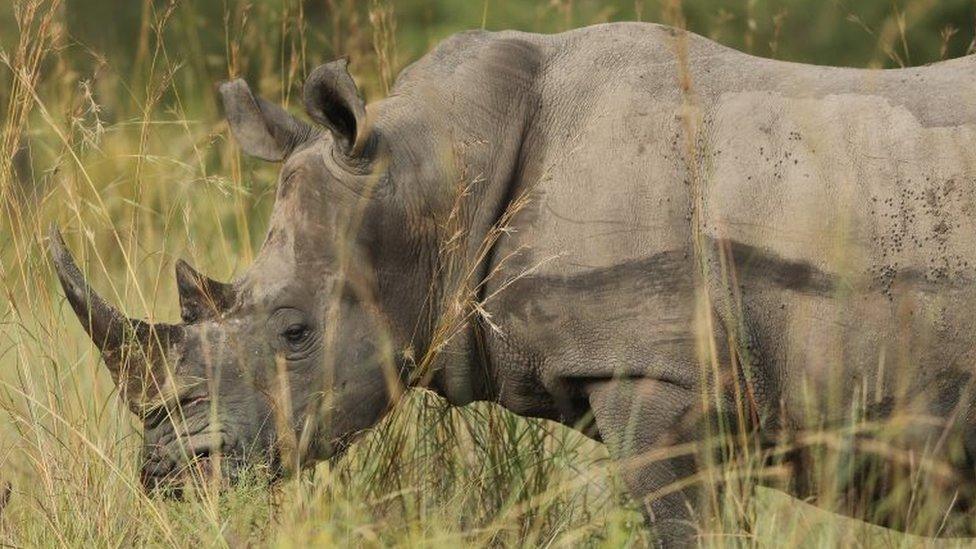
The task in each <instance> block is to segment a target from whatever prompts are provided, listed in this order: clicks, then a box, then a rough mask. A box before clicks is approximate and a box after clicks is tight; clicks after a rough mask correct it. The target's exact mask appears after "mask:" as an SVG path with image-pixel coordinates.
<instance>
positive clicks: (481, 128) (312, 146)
mask: <svg viewBox="0 0 976 549" xmlns="http://www.w3.org/2000/svg"><path fill="white" fill-rule="evenodd" d="M974 86H976V56H969V57H964V58H960V59H955V60H949V61H944V62H939V63H936V64H932V65H928V66H924V67H917V68H905V69H894V70H867V69H850V68H835V67H823V66H813V65H806V64H797V63H789V62H783V61H778V60H771V59H763V58H759V57H753V56H751V55H747V54H744V53H741V52H738V51H735V50H733V49H729V48H727V47H724V46H722V45H719V44H717V43H715V42H712V41H710V40H707V39H705V38H702V37H700V36H697V35H695V34H693V33H691V32H688V31H685V30H681V29H675V28H670V27H666V26H660V25H655V24H638V23H613V24H604V25H597V26H592V27H586V28H581V29H577V30H573V31H569V32H564V33H561V34H553V35H542V34H531V33H524V32H516V31H504V32H486V31H473V32H462V33H460V34H456V35H453V36H451V37H450V38H448V39H446V40H444V41H443V42H441V43H440V44H439V45H438V46H436V47H435V48H434V49H433V50H432V51H430V52H429V53H428V54H426V55H425V56H424V57H422V58H421V59H420V60H418V61H416V62H414V63H413V64H412V65H410V66H408V67H407V68H406V69H405V70H403V71H402V73H401V74H399V76H398V77H397V79H396V82H395V85H394V87H393V88H392V92H391V93H390V94H389V96H388V97H386V98H383V99H381V100H379V101H376V102H373V103H370V104H369V105H367V104H366V103H365V102H364V100H363V98H362V94H361V93H360V91H359V89H358V88H357V85H356V83H355V81H354V79H353V78H352V77H351V76H350V73H349V71H348V66H347V60H346V59H340V60H337V61H333V62H331V63H328V64H325V65H322V66H320V67H318V68H316V69H315V70H314V71H313V72H311V74H310V75H309V77H308V79H307V81H306V83H305V86H304V95H303V100H304V109H305V111H306V114H307V116H308V119H310V121H306V120H304V119H302V118H300V117H297V116H295V115H292V114H291V113H289V112H288V111H286V110H285V109H284V108H282V107H280V106H278V105H275V104H273V103H271V102H269V101H267V100H265V99H262V98H261V97H258V96H256V95H254V94H253V93H252V92H251V90H250V89H249V87H248V85H247V84H246V83H245V82H244V81H243V80H233V81H230V82H225V83H223V84H221V85H220V86H219V94H220V96H221V98H222V103H223V106H224V110H225V112H226V118H227V121H228V123H229V126H230V129H231V131H232V133H233V135H234V136H235V138H236V141H237V143H238V144H239V145H240V147H241V148H242V149H243V151H244V152H245V153H247V154H249V155H252V156H254V157H257V158H260V159H263V160H266V161H269V162H277V163H280V164H281V170H280V177H279V179H278V183H277V190H276V199H275V203H274V207H273V212H272V215H271V219H270V222H269V229H268V233H267V237H266V240H265V242H264V244H263V246H262V247H261V249H260V251H259V253H258V254H257V256H256V259H255V261H254V262H253V265H251V266H250V267H249V268H248V269H247V270H246V272H244V273H243V274H242V275H241V276H240V277H239V278H237V279H236V280H234V281H233V282H230V283H222V282H218V281H215V280H212V279H210V278H207V277H206V276H204V275H201V274H200V273H198V272H197V271H195V270H194V269H193V268H192V267H190V266H189V265H188V264H186V263H184V262H182V261H180V262H178V263H177V264H176V278H177V286H178V290H179V300H180V308H181V316H182V319H181V322H180V323H179V324H162V323H158V324H149V323H147V322H145V321H139V320H133V319H129V318H128V317H126V316H125V315H124V314H123V313H121V312H120V311H119V310H117V309H116V308H114V307H113V306H112V305H110V304H109V303H108V302H106V301H105V300H104V299H103V298H101V297H99V295H98V294H97V293H96V292H94V291H93V290H92V289H91V288H90V286H89V285H88V284H87V282H86V281H85V280H84V278H83V277H82V275H81V272H80V270H79V268H78V267H77V265H76V264H75V263H74V261H73V260H72V258H71V255H70V253H69V252H68V250H67V248H66V247H65V244H64V242H63V240H62V239H61V237H60V234H59V233H58V232H57V230H56V229H54V233H53V234H52V236H51V239H50V242H51V251H52V255H53V261H54V264H55V266H56V270H57V274H58V276H59V278H60V281H61V284H62V286H63V288H64V292H65V294H66V296H67V300H68V302H69V303H70V305H71V306H72V307H73V309H74V311H75V312H76V313H77V316H78V317H79V319H80V321H81V323H82V325H83V326H84V328H85V330H87V332H88V333H89V334H90V336H91V338H92V339H93V340H94V342H95V344H96V345H97V346H98V348H99V349H100V351H101V354H102V356H103V357H104V362H105V364H106V365H107V366H108V370H109V372H110V373H111V375H112V376H113V378H114V380H115V382H116V383H117V384H118V388H119V392H120V394H121V397H122V398H123V399H124V400H125V402H126V403H127V404H128V406H129V407H130V409H131V410H132V411H133V412H134V413H136V414H138V415H139V417H140V418H142V421H143V422H144V451H143V454H144V455H143V464H144V465H143V467H142V477H143V482H144V484H145V485H146V486H147V487H148V488H153V487H158V486H161V485H164V484H165V482H166V481H174V482H177V481H178V479H180V478H181V477H180V473H179V472H180V471H181V470H185V469H186V468H187V464H188V463H199V464H203V466H205V467H210V468H214V467H215V464H217V462H218V459H219V460H220V463H219V465H220V471H221V474H222V475H224V476H225V477H226V478H229V479H233V478H234V475H235V474H236V472H239V471H240V470H241V468H242V467H244V466H246V465H250V464H255V463H263V464H269V466H270V467H271V468H272V470H274V471H287V470H288V468H289V467H291V466H292V465H293V464H295V463H302V464H310V463H314V462H316V461H320V460H325V459H329V458H331V457H333V456H336V455H338V454H340V453H341V452H342V450H343V449H344V448H346V447H347V446H348V445H349V444H350V443H351V442H352V441H353V440H354V438H355V436H356V434H357V433H360V432H362V431H363V430H365V429H368V428H369V427H370V426H372V425H374V424H376V423H377V421H378V420H379V419H380V418H382V417H383V415H384V414H385V413H386V411H387V410H389V409H390V408H391V406H393V405H394V404H395V403H396V401H397V398H398V396H399V395H400V394H401V393H402V391H403V389H405V388H407V387H409V386H423V387H426V388H428V389H430V390H432V391H434V392H436V393H438V394H439V395H441V396H443V397H444V398H445V399H447V401H449V402H450V403H451V404H453V405H457V406H462V405H465V404H468V403H471V402H473V401H490V402H494V403H497V404H498V405H500V406H502V407H504V408H507V409H508V410H511V411H512V412H514V413H516V414H519V415H522V416H528V417H535V418H545V419H549V420H553V421H556V422H560V423H563V424H565V425H568V426H572V427H575V428H578V429H580V430H582V431H583V432H584V433H586V434H587V435H588V436H590V437H592V438H594V439H596V440H599V441H603V442H604V443H605V444H606V445H607V446H608V448H609V450H610V452H611V455H612V456H613V458H614V459H615V460H617V461H618V463H619V464H620V471H621V475H622V477H623V479H624V481H625V484H626V486H627V488H628V490H629V491H630V493H631V495H632V496H633V497H634V498H635V500H636V501H638V502H641V508H642V509H643V510H644V514H645V516H646V518H647V520H648V524H649V526H650V527H651V529H652V530H653V532H654V533H655V535H656V539H657V542H658V543H659V544H660V545H662V546H666V547H673V546H684V545H688V544H691V543H693V542H694V540H695V538H696V532H697V531H698V526H697V524H698V521H699V518H700V516H701V511H702V509H703V508H704V507H703V505H705V503H704V502H703V498H704V495H703V488H702V483H701V482H698V481H699V480H701V478H702V474H703V467H704V466H705V465H706V464H707V462H708V459H710V458H708V456H709V455H717V454H722V455H721V456H718V457H719V458H720V459H735V455H734V453H729V452H725V453H722V452H721V451H719V450H716V446H715V445H713V446H708V444H707V443H708V441H709V440H711V439H710V437H712V436H713V435H714V434H715V433H716V426H719V427H722V426H724V429H725V430H726V431H728V432H731V433H743V434H745V435H746V436H747V438H748V441H747V442H745V443H744V446H746V447H749V446H750V445H753V446H754V447H756V448H760V449H762V448H769V447H771V445H776V444H782V442H783V441H793V442H795V443H796V444H797V448H800V447H802V440H804V439H803V436H804V433H809V431H808V428H809V427H810V426H811V425H814V426H819V427H820V428H830V426H843V425H847V424H849V423H850V421H851V418H852V417H854V416H857V417H860V418H864V419H865V420H867V421H875V420H880V419H884V418H894V417H901V418H909V419H907V420H904V421H902V422H901V423H899V424H898V425H900V427H899V428H898V429H896V435H895V436H894V437H892V438H890V440H888V441H887V442H885V444H888V445H890V448H891V451H890V452H888V453H887V454H886V455H887V456H888V458H890V459H888V460H887V461H890V462H892V463H895V464H896V465H897V464H898V463H900V464H902V465H904V464H905V460H904V459H901V460H899V459H897V458H898V456H905V455H908V456H910V457H912V456H913V457H914V458H918V459H919V460H920V459H921V457H922V456H929V457H933V456H934V457H935V458H937V459H936V460H937V461H938V462H939V464H940V465H941V466H940V467H939V468H938V471H939V474H938V475H935V476H934V477H933V478H935V479H936V480H934V481H932V483H933V485H939V486H943V487H945V488H946V489H947V490H948V491H949V492H948V493H950V495H951V498H950V499H947V500H946V501H948V502H949V503H948V505H950V506H952V505H954V508H955V509H957V510H960V511H963V512H964V511H966V510H968V509H970V508H971V507H970V506H971V504H972V501H973V499H972V497H973V494H974V491H973V488H974V486H976V483H974V480H976V479H974V474H973V466H974V461H973V460H974V458H976V453H974V452H976V430H974V425H976V408H974V407H973V402H974V394H973V390H972V389H973V383H972V382H973V376H972V369H973V361H974V358H976V357H974V350H976V330H974V329H973V326H976V307H974V306H973V305H972V304H973V303H976V284H974V281H976V246H974V245H976V93H973V91H974ZM703 395H704V397H703ZM177 411H178V413H177ZM912 418H918V421H913V420H912ZM878 436H880V435H878V434H877V433H874V432H868V431H864V432H857V433H853V434H851V435H850V437H849V439H846V440H848V441H849V442H850V443H851V447H852V448H853V447H854V446H856V445H857V444H860V443H862V442H870V441H871V440H877V437H878ZM733 438H735V437H733ZM688 448H706V450H705V451H701V452H699V451H691V450H688ZM286 449H287V451H286ZM668 449H678V450H675V451H669V450H668ZM804 455H805V454H804V452H803V451H801V450H800V449H798V450H796V451H790V452H784V456H785V457H784V458H783V464H785V465H789V466H790V468H788V470H789V471H791V472H792V473H791V475H792V477H791V478H794V479H796V481H795V482H789V483H788V486H786V489H788V490H792V491H793V493H795V494H798V495H800V496H801V497H815V496H816V493H815V492H816V490H817V487H816V486H813V485H812V484H811V483H809V482H804V481H802V479H803V478H804V475H803V472H804V467H805V465H804V464H806V463H808V461H809V460H807V459H806V458H804V457H803V456H804ZM909 461H910V460H909ZM851 478H852V479H854V480H855V481H856V480H858V479H861V478H863V477H860V476H858V475H852V477H851ZM174 479H177V480H174ZM813 484H815V483H813ZM866 484H870V483H866ZM851 485H852V486H853V488H854V489H857V488H858V486H859V485H858V483H857V482H852V483H851ZM877 488H878V487H877V486H875V489H877ZM882 488H883V487H882ZM864 489H865V490H869V491H870V489H871V487H869V486H866V487H864ZM804 490H806V491H804ZM875 491H877V490H875ZM881 491H882V492H883V490H881ZM871 497H874V496H871ZM891 516H893V515H889V517H888V519H885V520H889V519H890V518H891ZM879 522H883V521H879ZM891 522H892V521H891V520H889V523H891ZM895 522H897V521H895ZM896 526H898V525H897V524H896ZM901 526H902V527H905V525H901ZM930 533H938V532H930Z"/></svg>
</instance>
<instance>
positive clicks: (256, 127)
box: [219, 78, 315, 162]
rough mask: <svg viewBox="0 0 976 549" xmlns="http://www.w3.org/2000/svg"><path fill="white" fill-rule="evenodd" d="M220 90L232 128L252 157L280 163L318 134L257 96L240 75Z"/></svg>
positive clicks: (281, 109) (224, 84)
mask: <svg viewBox="0 0 976 549" xmlns="http://www.w3.org/2000/svg"><path fill="white" fill-rule="evenodd" d="M219 90H220V97H221V99H222V100H223V103H224V113H225V115H226V116H227V122H228V123H229V124H230V129H231V131H232V132H233V133H234V137H235V138H236V139H237V142H238V143H240V145H241V148H242V149H244V152H246V153H247V154H249V155H251V156H256V157H258V158H261V159H263V160H268V161H270V162H280V161H282V160H284V159H285V158H287V157H288V155H289V154H291V152H292V151H293V150H295V148H296V147H297V146H298V145H301V144H302V143H304V142H305V141H307V140H308V139H309V138H311V137H312V136H313V135H314V134H315V132H314V130H313V129H312V128H311V127H310V126H309V125H308V124H306V123H304V122H302V121H301V120H298V119H297V118H295V117H294V116H292V115H291V114H289V113H288V111H286V110H285V109H283V108H281V107H279V106H278V105H275V104H274V103H271V102H270V101H267V100H265V99H262V98H260V97H257V96H255V95H254V94H253V93H251V89H250V88H249V87H248V85H247V82H245V81H244V80H242V79H240V78H238V79H237V80H231V81H230V82H224V83H223V84H221V85H220V88H219Z"/></svg>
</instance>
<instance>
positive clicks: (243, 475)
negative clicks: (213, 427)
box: [140, 450, 284, 500]
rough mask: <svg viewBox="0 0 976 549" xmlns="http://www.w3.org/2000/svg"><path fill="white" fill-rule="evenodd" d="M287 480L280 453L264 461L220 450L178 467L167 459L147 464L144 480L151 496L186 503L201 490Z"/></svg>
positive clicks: (143, 474) (144, 470) (151, 461)
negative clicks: (195, 492)
mask: <svg viewBox="0 0 976 549" xmlns="http://www.w3.org/2000/svg"><path fill="white" fill-rule="evenodd" d="M283 478H284V472H283V468H282V467H281V461H280V458H279V457H278V456H277V452H274V453H272V454H271V455H270V456H268V457H267V458H266V459H264V460H261V461H254V460H248V459H246V458H245V457H244V456H241V455H235V454H225V453H222V452H218V451H213V452H211V451H209V450H198V452H197V453H196V454H195V455H194V456H193V458H191V459H190V460H189V461H184V462H182V463H180V464H174V463H172V462H171V461H170V462H168V463H167V462H166V460H150V461H148V462H146V463H145V464H144V465H143V467H142V471H141V473H140V481H141V483H142V486H143V488H144V489H145V490H146V492H147V493H149V494H153V495H159V496H162V497H164V498H166V499H176V500H183V499H186V497H187V496H188V494H190V493H191V492H193V491H197V490H210V489H214V488H216V489H217V490H218V491H221V492H223V491H228V490H232V489H234V488H238V487H241V486H250V485H267V486H273V485H276V484H278V483H279V482H280V481H281V480H282V479H283Z"/></svg>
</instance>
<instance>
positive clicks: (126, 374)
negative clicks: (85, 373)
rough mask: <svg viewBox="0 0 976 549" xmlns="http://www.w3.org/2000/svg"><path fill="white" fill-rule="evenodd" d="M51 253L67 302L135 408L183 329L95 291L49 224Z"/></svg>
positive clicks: (58, 234)
mask: <svg viewBox="0 0 976 549" xmlns="http://www.w3.org/2000/svg"><path fill="white" fill-rule="evenodd" d="M50 252H51V258H52V259H53V261H54V266H55V270H56V271H57V275H58V279H59V280H60V281H61V287H62V288H64V293H65V296H66V297H67V298H68V303H70V304H71V308H72V309H73V310H74V312H75V315H77V316H78V320H80V321H81V325H82V327H84V329H85V331H86V332H87V333H88V335H89V337H91V339H92V341H93V342H94V343H95V345H96V346H97V347H98V349H99V351H100V352H101V354H102V359H103V360H104V361H105V365H106V366H107V367H108V369H109V372H110V373H111V374H112V378H113V379H114V380H115V383H116V384H117V385H118V386H119V390H120V391H121V392H122V393H123V397H124V398H125V399H126V400H127V401H128V402H129V403H130V405H132V406H133V408H134V409H135V407H136V405H137V404H138V403H139V402H140V401H142V400H143V399H144V398H145V397H146V396H147V392H149V391H150V390H151V387H152V386H153V385H158V380H156V379H154V376H153V374H154V370H155V368H154V366H156V365H158V364H159V363H160V362H161V361H162V360H165V358H166V357H167V356H169V355H170V354H171V351H172V350H174V348H175V347H176V346H177V345H178V344H179V342H180V341H181V340H182V336H183V332H182V328H181V327H179V326H173V325H170V324H150V323H148V322H144V321H142V320H134V319H130V318H128V317H126V316H125V315H123V314H122V313H121V312H120V311H119V310H118V309H116V308H115V307H113V306H112V305H110V304H109V303H108V302H107V301H105V300H104V299H103V298H102V297H101V296H99V295H98V294H97V293H95V291H94V290H92V288H91V287H90V286H89V285H88V282H87V281H86V280H85V277H84V275H82V274H81V270H80V269H79V268H78V265H77V264H76V263H75V260H74V258H73V257H72V256H71V252H69V251H68V248H67V246H66V245H65V243H64V239H63V238H62V237H61V232H60V231H59V230H58V229H57V227H51V233H50Z"/></svg>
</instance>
